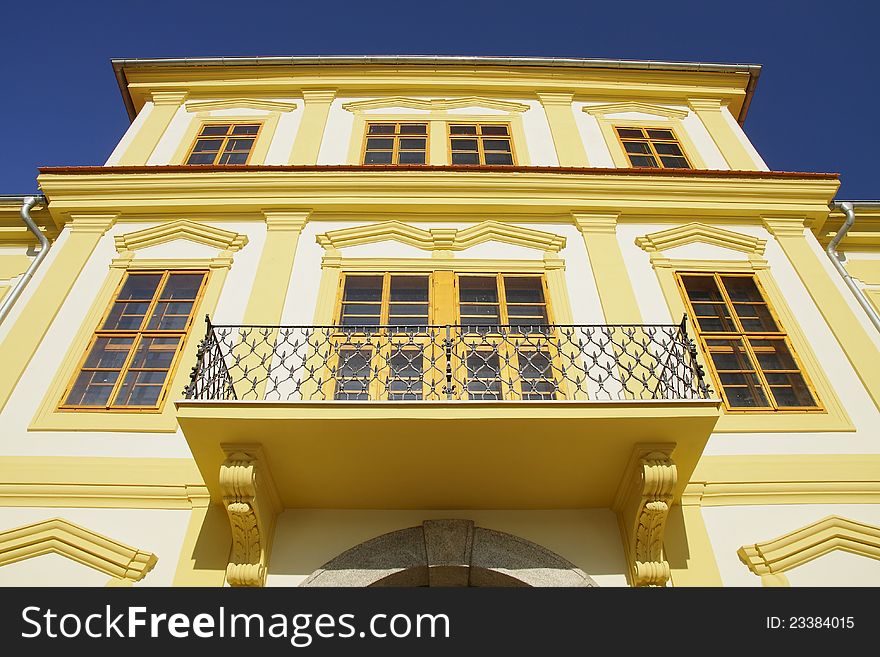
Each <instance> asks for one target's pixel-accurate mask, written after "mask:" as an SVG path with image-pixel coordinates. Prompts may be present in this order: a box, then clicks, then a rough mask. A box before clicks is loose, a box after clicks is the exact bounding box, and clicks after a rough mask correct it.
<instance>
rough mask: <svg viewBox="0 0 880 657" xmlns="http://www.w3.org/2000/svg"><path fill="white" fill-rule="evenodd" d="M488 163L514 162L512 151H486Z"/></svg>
mask: <svg viewBox="0 0 880 657" xmlns="http://www.w3.org/2000/svg"><path fill="white" fill-rule="evenodd" d="M486 164H513V156H512V155H511V154H510V153H486Z"/></svg>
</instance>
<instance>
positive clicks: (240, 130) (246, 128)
mask: <svg viewBox="0 0 880 657" xmlns="http://www.w3.org/2000/svg"><path fill="white" fill-rule="evenodd" d="M259 131H260V126H259V125H237V126H235V127H234V128H233V129H232V134H233V135H255V134H257V133H258V132H259Z"/></svg>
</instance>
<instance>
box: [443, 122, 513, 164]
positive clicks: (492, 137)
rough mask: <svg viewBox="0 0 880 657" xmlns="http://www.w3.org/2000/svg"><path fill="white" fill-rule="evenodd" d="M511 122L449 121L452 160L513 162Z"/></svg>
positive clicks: (463, 161)
mask: <svg viewBox="0 0 880 657" xmlns="http://www.w3.org/2000/svg"><path fill="white" fill-rule="evenodd" d="M512 143H513V142H512V137H511V134H510V125H508V124H506V123H467V124H465V123H450V124H449V152H450V155H451V158H450V161H451V162H452V164H474V165H512V164H515V161H514V157H513V145H512Z"/></svg>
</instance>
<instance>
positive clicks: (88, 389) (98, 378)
mask: <svg viewBox="0 0 880 657" xmlns="http://www.w3.org/2000/svg"><path fill="white" fill-rule="evenodd" d="M117 378H119V372H89V371H86V372H80V374H79V376H78V377H77V378H76V382H75V383H74V384H73V388H71V390H70V394H69V395H67V399H66V400H65V401H64V403H65V405H67V406H106V405H107V400H108V399H109V398H110V393H111V392H113V386H114V385H115V384H116V379H117Z"/></svg>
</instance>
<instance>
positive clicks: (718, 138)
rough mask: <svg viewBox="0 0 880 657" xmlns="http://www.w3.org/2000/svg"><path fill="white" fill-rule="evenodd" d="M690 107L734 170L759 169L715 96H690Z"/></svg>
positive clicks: (725, 109)
mask: <svg viewBox="0 0 880 657" xmlns="http://www.w3.org/2000/svg"><path fill="white" fill-rule="evenodd" d="M688 104H689V105H690V108H691V109H692V110H693V111H694V113H695V114H696V115H697V117H699V119H700V120H701V121H702V122H703V125H704V126H706V130H708V131H709V135H710V136H711V137H712V140H713V141H714V142H715V143H716V144H717V146H718V149H719V150H720V151H721V155H723V156H724V159H725V160H726V161H727V164H728V166H730V168H731V169H732V170H734V171H757V170H758V169H759V167H758V165H757V164H756V163H755V160H754V159H753V158H752V155H751V154H750V153H749V152H748V150H746V147H745V146H743V143H742V142H741V141H740V139H739V137H738V135H737V134H736V133H735V132H734V128H733V127H731V125H730V123H728V121H727V120H726V119H725V117H724V115H723V114H722V112H726V111H728V110H727V108H726V107H724V106H723V105H722V104H721V101H720V100H719V99H717V98H691V99H690V100H689V101H688Z"/></svg>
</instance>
